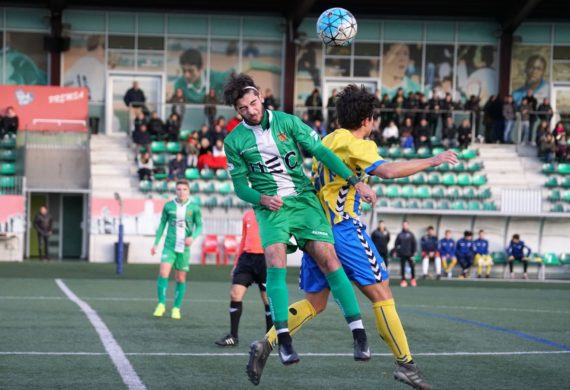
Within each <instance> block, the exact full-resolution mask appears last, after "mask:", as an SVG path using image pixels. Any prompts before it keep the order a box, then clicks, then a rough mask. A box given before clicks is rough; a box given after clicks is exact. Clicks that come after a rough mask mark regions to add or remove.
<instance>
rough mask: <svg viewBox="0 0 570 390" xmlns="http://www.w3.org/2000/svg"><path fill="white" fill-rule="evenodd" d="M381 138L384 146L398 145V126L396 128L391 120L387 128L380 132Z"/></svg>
mask: <svg viewBox="0 0 570 390" xmlns="http://www.w3.org/2000/svg"><path fill="white" fill-rule="evenodd" d="M382 137H383V138H384V144H385V145H386V146H392V145H398V144H399V142H400V141H399V139H400V134H399V132H398V126H396V122H394V121H393V120H391V121H390V122H389V123H388V126H386V127H385V128H384V131H383V132H382Z"/></svg>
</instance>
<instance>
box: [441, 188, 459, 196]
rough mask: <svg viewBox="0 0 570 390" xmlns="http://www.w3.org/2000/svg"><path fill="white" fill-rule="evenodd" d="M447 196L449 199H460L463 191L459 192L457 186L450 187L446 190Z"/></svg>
mask: <svg viewBox="0 0 570 390" xmlns="http://www.w3.org/2000/svg"><path fill="white" fill-rule="evenodd" d="M445 197H446V198H448V199H458V198H460V197H461V192H459V188H457V187H450V188H448V189H447V190H446V191H445Z"/></svg>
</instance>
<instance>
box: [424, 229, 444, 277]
mask: <svg viewBox="0 0 570 390" xmlns="http://www.w3.org/2000/svg"><path fill="white" fill-rule="evenodd" d="M420 242H421V244H420V245H421V249H422V279H427V277H428V274H429V262H430V261H433V262H434V264H435V277H436V279H437V280H439V279H440V278H441V258H440V257H439V252H438V250H437V247H438V242H437V235H436V234H435V229H434V228H433V226H429V227H428V228H427V234H426V235H425V236H423V237H422V238H421V240H420Z"/></svg>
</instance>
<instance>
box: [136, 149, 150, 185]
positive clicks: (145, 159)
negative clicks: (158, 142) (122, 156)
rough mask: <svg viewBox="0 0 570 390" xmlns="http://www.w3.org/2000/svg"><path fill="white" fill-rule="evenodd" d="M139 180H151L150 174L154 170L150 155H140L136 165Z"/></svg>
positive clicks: (146, 153)
mask: <svg viewBox="0 0 570 390" xmlns="http://www.w3.org/2000/svg"><path fill="white" fill-rule="evenodd" d="M137 168H138V171H137V173H138V175H139V180H141V181H142V180H152V172H153V170H154V163H153V161H152V158H150V153H148V152H144V153H141V155H140V157H139V161H138V164H137Z"/></svg>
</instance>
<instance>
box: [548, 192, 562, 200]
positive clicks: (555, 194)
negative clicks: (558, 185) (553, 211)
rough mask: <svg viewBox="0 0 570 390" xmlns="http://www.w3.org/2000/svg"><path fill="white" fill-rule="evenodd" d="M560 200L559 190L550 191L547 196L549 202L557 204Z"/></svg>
mask: <svg viewBox="0 0 570 390" xmlns="http://www.w3.org/2000/svg"><path fill="white" fill-rule="evenodd" d="M561 199H562V197H561V196H560V191H559V190H553V191H550V194H548V200H549V201H550V202H558V201H559V200H561Z"/></svg>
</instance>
